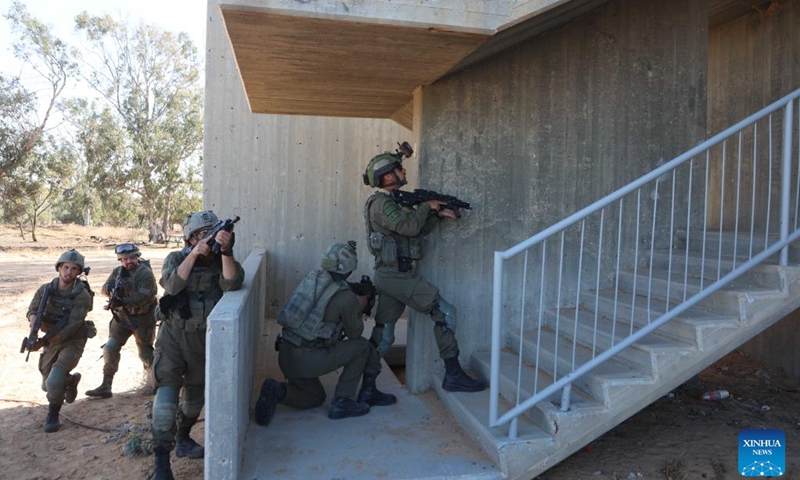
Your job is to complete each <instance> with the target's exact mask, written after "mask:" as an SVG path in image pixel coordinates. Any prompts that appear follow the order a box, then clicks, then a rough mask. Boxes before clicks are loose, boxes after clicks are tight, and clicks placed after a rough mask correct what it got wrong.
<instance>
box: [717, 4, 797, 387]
mask: <svg viewBox="0 0 800 480" xmlns="http://www.w3.org/2000/svg"><path fill="white" fill-rule="evenodd" d="M774 3H775V5H771V4H767V5H763V6H761V7H760V8H751V9H750V10H749V11H748V12H747V14H746V15H744V16H741V17H738V18H736V19H734V20H732V21H729V22H726V23H722V24H719V25H716V26H714V27H713V28H711V30H710V32H709V46H708V49H709V65H708V85H709V86H708V133H709V134H714V133H717V132H719V131H721V130H723V129H724V128H726V127H727V126H729V125H730V124H732V123H734V122H736V121H738V120H740V119H742V118H744V117H746V116H747V115H749V114H751V113H753V112H755V111H757V110H759V109H761V108H762V107H764V106H766V105H767V104H769V103H771V102H773V101H775V100H778V99H779V98H781V97H783V96H784V95H786V94H788V93H790V92H791V91H793V90H796V89H797V88H800V63H798V61H797V58H798V56H799V55H800V0H787V1H782V2H774ZM798 118H800V117H797V112H796V111H795V133H794V135H795V138H800V121H798ZM782 124H783V119H782V118H781V115H777V116H776V117H775V118H774V119H773V126H772V128H773V131H774V132H775V133H774V134H773V139H774V140H773V141H774V142H775V145H776V150H775V151H774V152H773V155H775V156H776V158H780V157H779V156H780V154H781V151H780V149H779V147H780V133H779V132H780V127H781V126H782ZM759 128H760V134H759V140H758V142H759V143H758V144H757V145H758V155H759V156H764V155H768V153H769V152H768V149H769V141H768V139H769V137H768V134H767V132H768V128H769V125H768V124H764V123H762V124H761V125H760V127H759ZM751 135H752V134H751ZM750 138H751V137H750ZM736 148H738V146H736ZM743 150H744V152H746V154H747V158H748V159H749V158H752V152H753V142H752V140H751V139H748V137H746V138H745V142H744V144H743ZM731 165H732V164H731ZM742 167H743V170H742V175H743V176H742V178H752V175H753V171H752V162H744V163H743V165H742ZM775 173H777V172H775ZM755 174H756V175H757V177H758V178H759V180H764V179H765V176H766V175H769V172H768V171H767V169H765V168H763V167H762V168H760V169H757V170H756V172H755ZM719 176H720V175H719V173H717V174H716V175H714V172H712V178H715V179H717V180H718V179H719ZM774 178H775V181H776V182H777V181H778V177H777V175H776V176H775V177H774ZM729 185H730V183H729ZM777 185H778V184H777V183H775V187H776V188H775V189H774V192H773V201H776V200H777V198H778V195H779V189H778V188H777ZM758 193H759V196H757V198H756V201H757V202H758V204H760V205H763V204H764V203H765V202H766V200H767V195H766V193H764V192H758ZM735 194H736V192H735V190H734V189H732V188H728V190H727V193H726V197H727V198H726V203H730V202H732V201H733V200H734V199H733V195H735ZM748 194H749V191H745V192H744V193H743V194H742V198H744V199H748V198H749V195H748ZM745 202H747V200H745ZM748 204H749V203H748ZM748 204H746V205H744V207H743V209H742V212H741V215H740V217H739V218H738V220H739V221H740V224H749V220H750V217H749V210H748V209H747V208H746V207H747V205H748ZM712 210H713V209H712ZM777 213H778V209H777V208H776V209H775V210H774V212H773V215H772V218H771V219H770V220H771V221H772V222H773V225H775V227H773V230H774V231H777V224H776V223H774V222H775V220H776V218H775V216H776V215H777ZM736 220H737V218H736V217H735V215H734V212H733V211H732V210H730V211H728V212H727V216H726V217H725V218H724V219H723V221H724V223H725V226H726V228H729V229H732V228H733V226H734V225H735V223H736ZM765 220H766V216H756V217H755V219H754V221H755V224H756V225H757V226H761V227H763V226H765ZM792 325H797V314H796V313H793V314H792V316H790V317H789V318H787V319H785V320H783V321H782V322H780V323H778V324H776V325H775V326H773V327H771V328H770V329H768V330H767V331H765V332H764V333H762V334H761V335H759V336H758V337H757V338H756V339H754V340H753V341H751V342H750V343H748V344H747V345H745V346H744V348H743V351H745V352H747V353H748V354H750V355H752V356H753V357H754V358H756V359H758V360H759V361H763V362H767V363H770V364H772V365H775V366H778V367H781V368H783V369H784V370H786V371H787V372H789V373H792V374H794V375H800V356H799V355H797V354H796V348H795V346H796V345H797V343H796V342H791V341H787V340H788V339H790V338H792V335H791V334H792V332H793V331H795V332H796V329H794V330H793V329H792Z"/></svg>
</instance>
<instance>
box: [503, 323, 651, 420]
mask: <svg viewBox="0 0 800 480" xmlns="http://www.w3.org/2000/svg"><path fill="white" fill-rule="evenodd" d="M509 342H510V344H511V345H513V346H514V348H517V347H518V346H519V345H521V346H522V348H521V353H522V356H523V358H524V359H525V361H526V362H528V363H530V364H531V365H535V366H537V367H538V369H539V370H540V371H544V372H547V373H548V375H550V377H551V378H561V377H563V376H564V375H566V374H567V373H569V372H571V371H573V369H574V367H575V366H580V365H583V364H585V363H586V362H589V361H590V360H592V359H593V358H594V357H596V356H597V355H598V354H600V353H602V352H598V351H595V352H592V350H591V349H590V348H587V347H586V346H585V345H582V344H580V343H577V344H576V343H574V342H573V341H572V339H569V338H566V337H565V336H563V335H556V334H555V332H554V331H553V330H551V329H550V327H547V326H544V327H542V328H541V330H539V329H530V330H525V331H524V333H523V336H522V338H520V336H519V333H518V332H517V331H513V332H510V333H509ZM537 347H538V348H537ZM537 352H538V354H537ZM573 353H574V363H573ZM648 370H649V366H644V365H640V366H638V367H632V366H630V365H627V364H625V363H621V362H619V361H617V360H616V359H614V358H611V359H610V360H609V361H607V362H604V363H601V364H600V365H598V366H597V367H596V368H595V369H594V370H592V372H591V373H589V374H587V375H583V376H581V377H579V378H578V379H576V380H575V382H573V385H574V386H575V387H577V388H578V389H580V390H582V391H584V392H586V393H588V394H590V395H591V396H592V397H593V398H594V399H596V400H598V401H599V402H601V403H603V404H604V405H609V404H610V402H612V401H613V392H614V390H613V387H615V386H625V385H641V384H650V383H652V380H653V378H652V375H651V373H650V372H649V371H648Z"/></svg>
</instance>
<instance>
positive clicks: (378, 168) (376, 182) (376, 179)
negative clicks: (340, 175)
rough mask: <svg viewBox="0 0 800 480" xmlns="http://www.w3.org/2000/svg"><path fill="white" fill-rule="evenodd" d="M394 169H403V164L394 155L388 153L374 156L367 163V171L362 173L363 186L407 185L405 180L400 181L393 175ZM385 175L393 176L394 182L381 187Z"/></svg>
mask: <svg viewBox="0 0 800 480" xmlns="http://www.w3.org/2000/svg"><path fill="white" fill-rule="evenodd" d="M396 168H401V169H402V168H403V164H402V163H401V162H400V159H399V158H397V156H396V155H393V154H391V153H389V152H384V153H381V154H380V155H375V156H374V157H372V160H370V161H369V164H367V169H366V170H365V171H364V185H369V186H370V187H374V188H380V187H386V186H391V185H405V184H406V183H407V182H406V180H405V179H403V180H400V178H398V176H397V174H396V173H394V170H395V169H396ZM387 173H391V174H393V175H394V181H393V182H391V183H387V184H385V185H381V178H382V177H383V176H384V175H386V174H387Z"/></svg>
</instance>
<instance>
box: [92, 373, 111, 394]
mask: <svg viewBox="0 0 800 480" xmlns="http://www.w3.org/2000/svg"><path fill="white" fill-rule="evenodd" d="M113 380H114V375H103V383H101V384H100V386H99V387H97V388H95V389H94V390H86V396H87V397H100V398H111V395H112V393H111V382H112V381H113Z"/></svg>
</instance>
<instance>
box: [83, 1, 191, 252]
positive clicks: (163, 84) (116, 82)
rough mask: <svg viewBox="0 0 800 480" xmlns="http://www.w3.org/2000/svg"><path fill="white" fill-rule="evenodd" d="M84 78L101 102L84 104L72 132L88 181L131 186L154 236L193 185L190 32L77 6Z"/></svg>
mask: <svg viewBox="0 0 800 480" xmlns="http://www.w3.org/2000/svg"><path fill="white" fill-rule="evenodd" d="M75 23H76V28H77V30H78V31H79V32H80V33H82V35H83V37H84V38H85V40H86V41H87V42H88V43H89V45H90V48H89V49H87V50H88V51H90V52H91V54H92V55H91V56H90V57H88V58H84V59H83V61H84V63H85V64H86V65H87V66H89V67H90V68H88V69H86V71H90V72H91V73H90V74H89V75H88V76H87V77H86V80H87V81H88V83H89V85H90V86H91V87H92V88H93V89H94V90H95V91H97V92H98V93H99V94H100V95H101V97H102V99H103V100H104V101H105V105H106V107H105V108H100V107H99V106H97V105H84V107H85V108H84V114H83V115H82V123H81V126H80V127H79V128H80V131H81V134H80V136H79V138H80V140H79V142H81V145H82V147H83V148H84V150H85V151H86V152H87V156H86V158H87V162H88V163H89V172H90V181H91V182H92V184H93V185H95V186H96V187H97V188H101V189H103V191H104V192H105V194H106V195H114V194H119V193H120V192H122V191H126V192H130V193H133V194H134V195H135V196H136V197H137V199H138V201H139V202H140V203H141V207H142V211H143V212H144V213H145V216H146V219H147V225H148V228H149V230H150V240H151V241H156V240H158V236H159V234H160V233H161V232H163V231H165V230H167V229H168V227H169V221H170V216H171V214H170V212H171V211H172V210H173V209H174V208H175V207H174V201H175V198H176V195H177V194H178V192H180V191H181V190H182V189H185V188H192V185H193V180H192V176H193V175H194V173H195V172H197V170H198V168H199V152H200V147H201V144H202V134H203V131H202V130H203V125H202V100H203V96H202V88H201V85H200V68H199V60H198V57H197V51H196V49H195V47H194V45H193V44H192V42H191V40H190V39H189V37H188V36H187V35H186V34H184V33H181V34H178V35H177V36H176V35H173V34H172V33H169V32H164V31H162V30H160V29H158V28H156V27H153V26H149V25H145V24H140V25H139V26H138V27H136V28H129V27H128V26H127V25H125V24H123V23H121V22H118V21H116V20H114V19H112V18H111V17H110V16H108V15H106V16H102V17H96V16H90V15H89V14H88V13H86V12H83V13H82V14H80V15H78V17H77V18H76V19H75Z"/></svg>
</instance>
